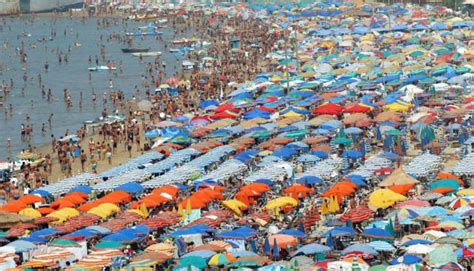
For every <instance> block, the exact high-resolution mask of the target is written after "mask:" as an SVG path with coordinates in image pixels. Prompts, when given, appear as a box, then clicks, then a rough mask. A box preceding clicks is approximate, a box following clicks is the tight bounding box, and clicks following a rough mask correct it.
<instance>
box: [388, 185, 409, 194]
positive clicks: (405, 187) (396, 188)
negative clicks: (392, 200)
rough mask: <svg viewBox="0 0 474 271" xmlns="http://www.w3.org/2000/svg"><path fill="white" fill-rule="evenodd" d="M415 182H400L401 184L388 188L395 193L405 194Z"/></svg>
mask: <svg viewBox="0 0 474 271" xmlns="http://www.w3.org/2000/svg"><path fill="white" fill-rule="evenodd" d="M414 185H415V184H401V185H392V186H390V187H388V189H390V190H392V191H393V192H395V193H398V194H401V195H406V194H407V193H408V191H410V189H412V188H413V186H414Z"/></svg>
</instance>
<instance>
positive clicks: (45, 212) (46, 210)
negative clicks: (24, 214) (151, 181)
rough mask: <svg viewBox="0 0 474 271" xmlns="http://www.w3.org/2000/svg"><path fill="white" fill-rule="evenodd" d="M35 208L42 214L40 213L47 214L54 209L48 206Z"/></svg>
mask: <svg viewBox="0 0 474 271" xmlns="http://www.w3.org/2000/svg"><path fill="white" fill-rule="evenodd" d="M36 210H37V211H38V212H40V214H42V215H49V214H50V213H52V212H54V211H56V210H54V209H53V208H49V207H41V208H38V209H36Z"/></svg>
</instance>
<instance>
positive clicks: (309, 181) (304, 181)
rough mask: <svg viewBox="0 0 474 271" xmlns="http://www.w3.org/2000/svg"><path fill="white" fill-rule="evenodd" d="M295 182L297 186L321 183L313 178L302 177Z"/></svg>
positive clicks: (318, 179) (316, 178)
mask: <svg viewBox="0 0 474 271" xmlns="http://www.w3.org/2000/svg"><path fill="white" fill-rule="evenodd" d="M296 182H297V183H299V184H304V185H313V184H319V183H321V182H322V180H321V179H320V178H318V177H315V176H303V177H300V178H298V179H297V180H296Z"/></svg>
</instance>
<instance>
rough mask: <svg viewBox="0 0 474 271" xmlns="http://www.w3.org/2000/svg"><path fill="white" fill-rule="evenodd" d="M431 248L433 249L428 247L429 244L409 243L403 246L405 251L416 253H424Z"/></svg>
mask: <svg viewBox="0 0 474 271" xmlns="http://www.w3.org/2000/svg"><path fill="white" fill-rule="evenodd" d="M433 250H434V248H433V247H430V246H429V245H423V244H416V245H411V246H408V247H406V248H405V252H406V253H409V254H417V255H426V254H428V253H430V252H431V251H433Z"/></svg>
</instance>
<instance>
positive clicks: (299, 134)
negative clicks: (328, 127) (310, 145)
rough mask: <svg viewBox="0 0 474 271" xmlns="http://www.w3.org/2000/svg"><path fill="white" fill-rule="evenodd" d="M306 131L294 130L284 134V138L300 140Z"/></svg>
mask: <svg viewBox="0 0 474 271" xmlns="http://www.w3.org/2000/svg"><path fill="white" fill-rule="evenodd" d="M307 132H308V131H307V130H306V129H300V130H295V131H289V132H287V133H285V137H288V138H300V137H304V136H305V135H306V133H307Z"/></svg>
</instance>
